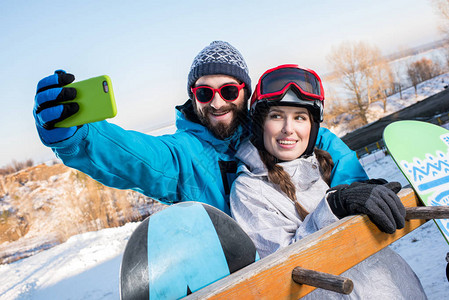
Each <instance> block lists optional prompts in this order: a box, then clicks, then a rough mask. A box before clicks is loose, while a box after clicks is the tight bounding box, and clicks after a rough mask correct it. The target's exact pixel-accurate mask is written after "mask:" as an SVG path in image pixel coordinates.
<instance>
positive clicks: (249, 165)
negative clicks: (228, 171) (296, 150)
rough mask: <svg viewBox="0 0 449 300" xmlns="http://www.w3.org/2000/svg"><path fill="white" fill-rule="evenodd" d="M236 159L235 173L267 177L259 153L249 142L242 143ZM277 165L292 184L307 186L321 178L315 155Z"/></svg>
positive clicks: (266, 171)
mask: <svg viewBox="0 0 449 300" xmlns="http://www.w3.org/2000/svg"><path fill="white" fill-rule="evenodd" d="M236 157H237V158H238V159H239V160H240V161H241V163H240V164H239V167H238V170H237V173H240V172H245V173H250V174H251V176H268V170H267V168H266V167H265V164H264V163H263V162H262V160H261V158H260V155H259V151H258V150H257V148H256V147H255V146H254V145H253V144H252V143H251V142H250V141H249V140H246V141H244V142H242V145H241V146H240V148H239V150H238V151H237V154H236ZM279 165H280V166H282V167H283V168H284V170H285V171H286V172H287V173H288V174H290V176H291V177H292V180H293V181H294V182H297V183H298V184H300V185H308V184H310V183H312V182H315V181H316V180H318V179H319V178H320V176H321V174H320V171H319V163H318V160H317V159H316V156H315V154H312V155H310V156H308V157H306V158H304V157H302V158H297V159H295V160H292V161H287V162H282V163H279Z"/></svg>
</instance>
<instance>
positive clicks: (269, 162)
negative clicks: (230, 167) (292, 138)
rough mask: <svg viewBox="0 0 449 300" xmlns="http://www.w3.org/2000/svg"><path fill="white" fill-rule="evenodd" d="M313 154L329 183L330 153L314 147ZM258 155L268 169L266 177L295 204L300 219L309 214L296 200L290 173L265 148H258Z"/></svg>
mask: <svg viewBox="0 0 449 300" xmlns="http://www.w3.org/2000/svg"><path fill="white" fill-rule="evenodd" d="M314 152H315V155H316V157H317V160H318V162H319V164H320V172H321V177H322V178H323V180H324V181H325V182H326V183H327V184H328V185H330V175H331V172H332V168H333V167H334V163H333V161H332V157H331V156H330V154H329V153H328V152H326V151H324V150H321V149H317V148H315V151H314ZM259 155H260V158H261V159H262V162H263V163H264V164H265V166H266V167H267V169H268V179H269V180H270V181H271V182H272V183H274V184H277V185H278V186H279V188H280V189H281V191H282V192H284V193H285V194H286V195H287V197H289V198H290V199H291V200H292V201H293V203H294V204H295V208H296V210H297V211H298V213H299V216H300V218H301V221H303V220H304V219H305V217H306V216H307V215H308V214H309V212H308V211H307V210H306V209H305V208H304V207H303V206H302V205H301V204H300V203H299V202H298V199H297V198H296V187H295V185H294V184H293V182H292V180H291V177H290V175H289V174H288V173H287V172H286V171H285V170H284V168H282V166H280V165H278V164H277V162H278V160H277V158H276V157H274V156H273V155H271V154H270V153H268V152H267V151H266V150H265V149H259Z"/></svg>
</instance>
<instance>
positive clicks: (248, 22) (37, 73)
mask: <svg viewBox="0 0 449 300" xmlns="http://www.w3.org/2000/svg"><path fill="white" fill-rule="evenodd" d="M438 25H439V18H438V16H437V14H436V12H435V9H434V8H433V6H432V2H431V0H394V1H391V0H377V1H374V0H372V1H371V0H365V1H357V0H340V1H331V0H317V1H302V0H296V1H293V0H291V1H283V0H279V1H276V2H273V1H264V0H257V1H256V0H249V1H239V2H236V1H231V2H229V1H200V0H192V1H170V0H167V1H111V0H110V1H103V0H100V1H87V0H80V1H68V2H67V1H65V2H61V1H45V0H40V1H39V0H37V1H1V2H0V42H1V46H0V95H1V96H0V105H1V108H2V109H1V110H0V116H1V117H0V122H1V123H0V137H1V144H0V147H1V155H0V167H2V166H5V165H7V164H10V163H11V162H12V160H15V161H19V162H20V161H25V160H27V159H33V160H34V161H35V162H36V163H38V162H44V161H46V160H49V159H52V158H53V157H54V155H53V153H52V152H51V150H50V149H48V148H46V147H45V146H43V145H42V144H41V142H40V140H39V137H38V135H37V131H36V128H35V125H34V119H33V116H32V109H33V102H34V96H35V92H36V85H37V83H38V81H39V80H40V79H41V78H43V77H45V76H48V75H50V74H52V73H53V72H54V71H55V70H57V69H64V70H66V71H67V72H70V73H72V74H74V75H75V77H76V80H77V81H78V80H83V79H88V78H91V77H95V76H98V75H104V74H106V75H109V76H110V77H111V79H112V84H113V89H114V94H115V99H116V102H117V110H118V113H117V116H116V117H115V118H114V119H111V120H109V121H110V122H112V123H115V124H117V125H120V126H122V127H124V128H126V129H131V130H138V131H145V132H147V131H148V130H150V129H153V128H157V127H159V126H162V125H165V124H167V123H170V122H171V123H172V122H173V121H174V117H175V110H174V106H176V105H179V104H182V103H184V102H185V101H186V100H187V88H186V84H187V74H188V72H189V68H190V65H191V63H192V61H193V58H194V57H195V56H196V54H197V53H198V52H199V51H200V50H201V49H203V48H204V47H205V46H207V45H208V44H209V43H210V42H211V41H214V40H224V41H227V42H229V43H231V44H232V45H233V46H235V47H236V48H237V49H238V50H239V51H240V52H241V53H242V55H243V56H244V57H245V59H246V62H247V64H248V66H249V69H250V76H251V77H252V79H253V86H254V85H255V83H254V82H255V81H256V80H257V79H258V76H260V75H261V74H262V73H263V72H264V71H265V70H266V69H269V68H272V67H275V66H277V65H280V64H283V63H296V64H299V65H301V66H304V67H308V68H311V69H314V70H315V71H317V72H318V74H325V73H327V72H330V71H331V70H330V69H329V66H328V63H327V61H326V56H328V55H329V53H330V51H331V50H332V48H333V47H337V46H338V45H340V44H341V43H343V42H348V41H365V42H368V43H370V44H372V45H375V46H377V47H379V48H380V49H381V51H382V53H383V54H390V53H394V52H396V51H398V50H400V49H404V48H408V47H413V46H418V45H422V44H425V43H428V42H432V41H436V40H439V39H441V38H442V35H441V33H440V32H439V30H438ZM324 85H325V83H324Z"/></svg>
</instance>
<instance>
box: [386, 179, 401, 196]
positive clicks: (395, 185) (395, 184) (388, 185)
mask: <svg viewBox="0 0 449 300" xmlns="http://www.w3.org/2000/svg"><path fill="white" fill-rule="evenodd" d="M384 186H385V187H386V188H388V189H390V190H392V191H393V192H394V193H395V194H397V193H399V191H400V190H401V189H402V185H401V184H400V183H399V182H397V181H392V182H388V183H385V184H384Z"/></svg>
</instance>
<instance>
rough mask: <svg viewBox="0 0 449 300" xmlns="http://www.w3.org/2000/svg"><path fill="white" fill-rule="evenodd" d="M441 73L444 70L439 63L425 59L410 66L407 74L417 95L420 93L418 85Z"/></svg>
mask: <svg viewBox="0 0 449 300" xmlns="http://www.w3.org/2000/svg"><path fill="white" fill-rule="evenodd" d="M441 72H442V68H441V67H440V65H439V64H438V63H434V62H433V61H432V60H431V59H428V58H425V57H424V58H421V59H420V60H417V61H415V62H413V63H412V64H410V65H409V66H408V69H407V74H408V77H409V78H410V81H411V82H412V85H413V86H414V87H415V95H417V93H418V83H420V82H423V81H426V80H429V79H431V78H434V77H435V76H438V75H440V74H441Z"/></svg>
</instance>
